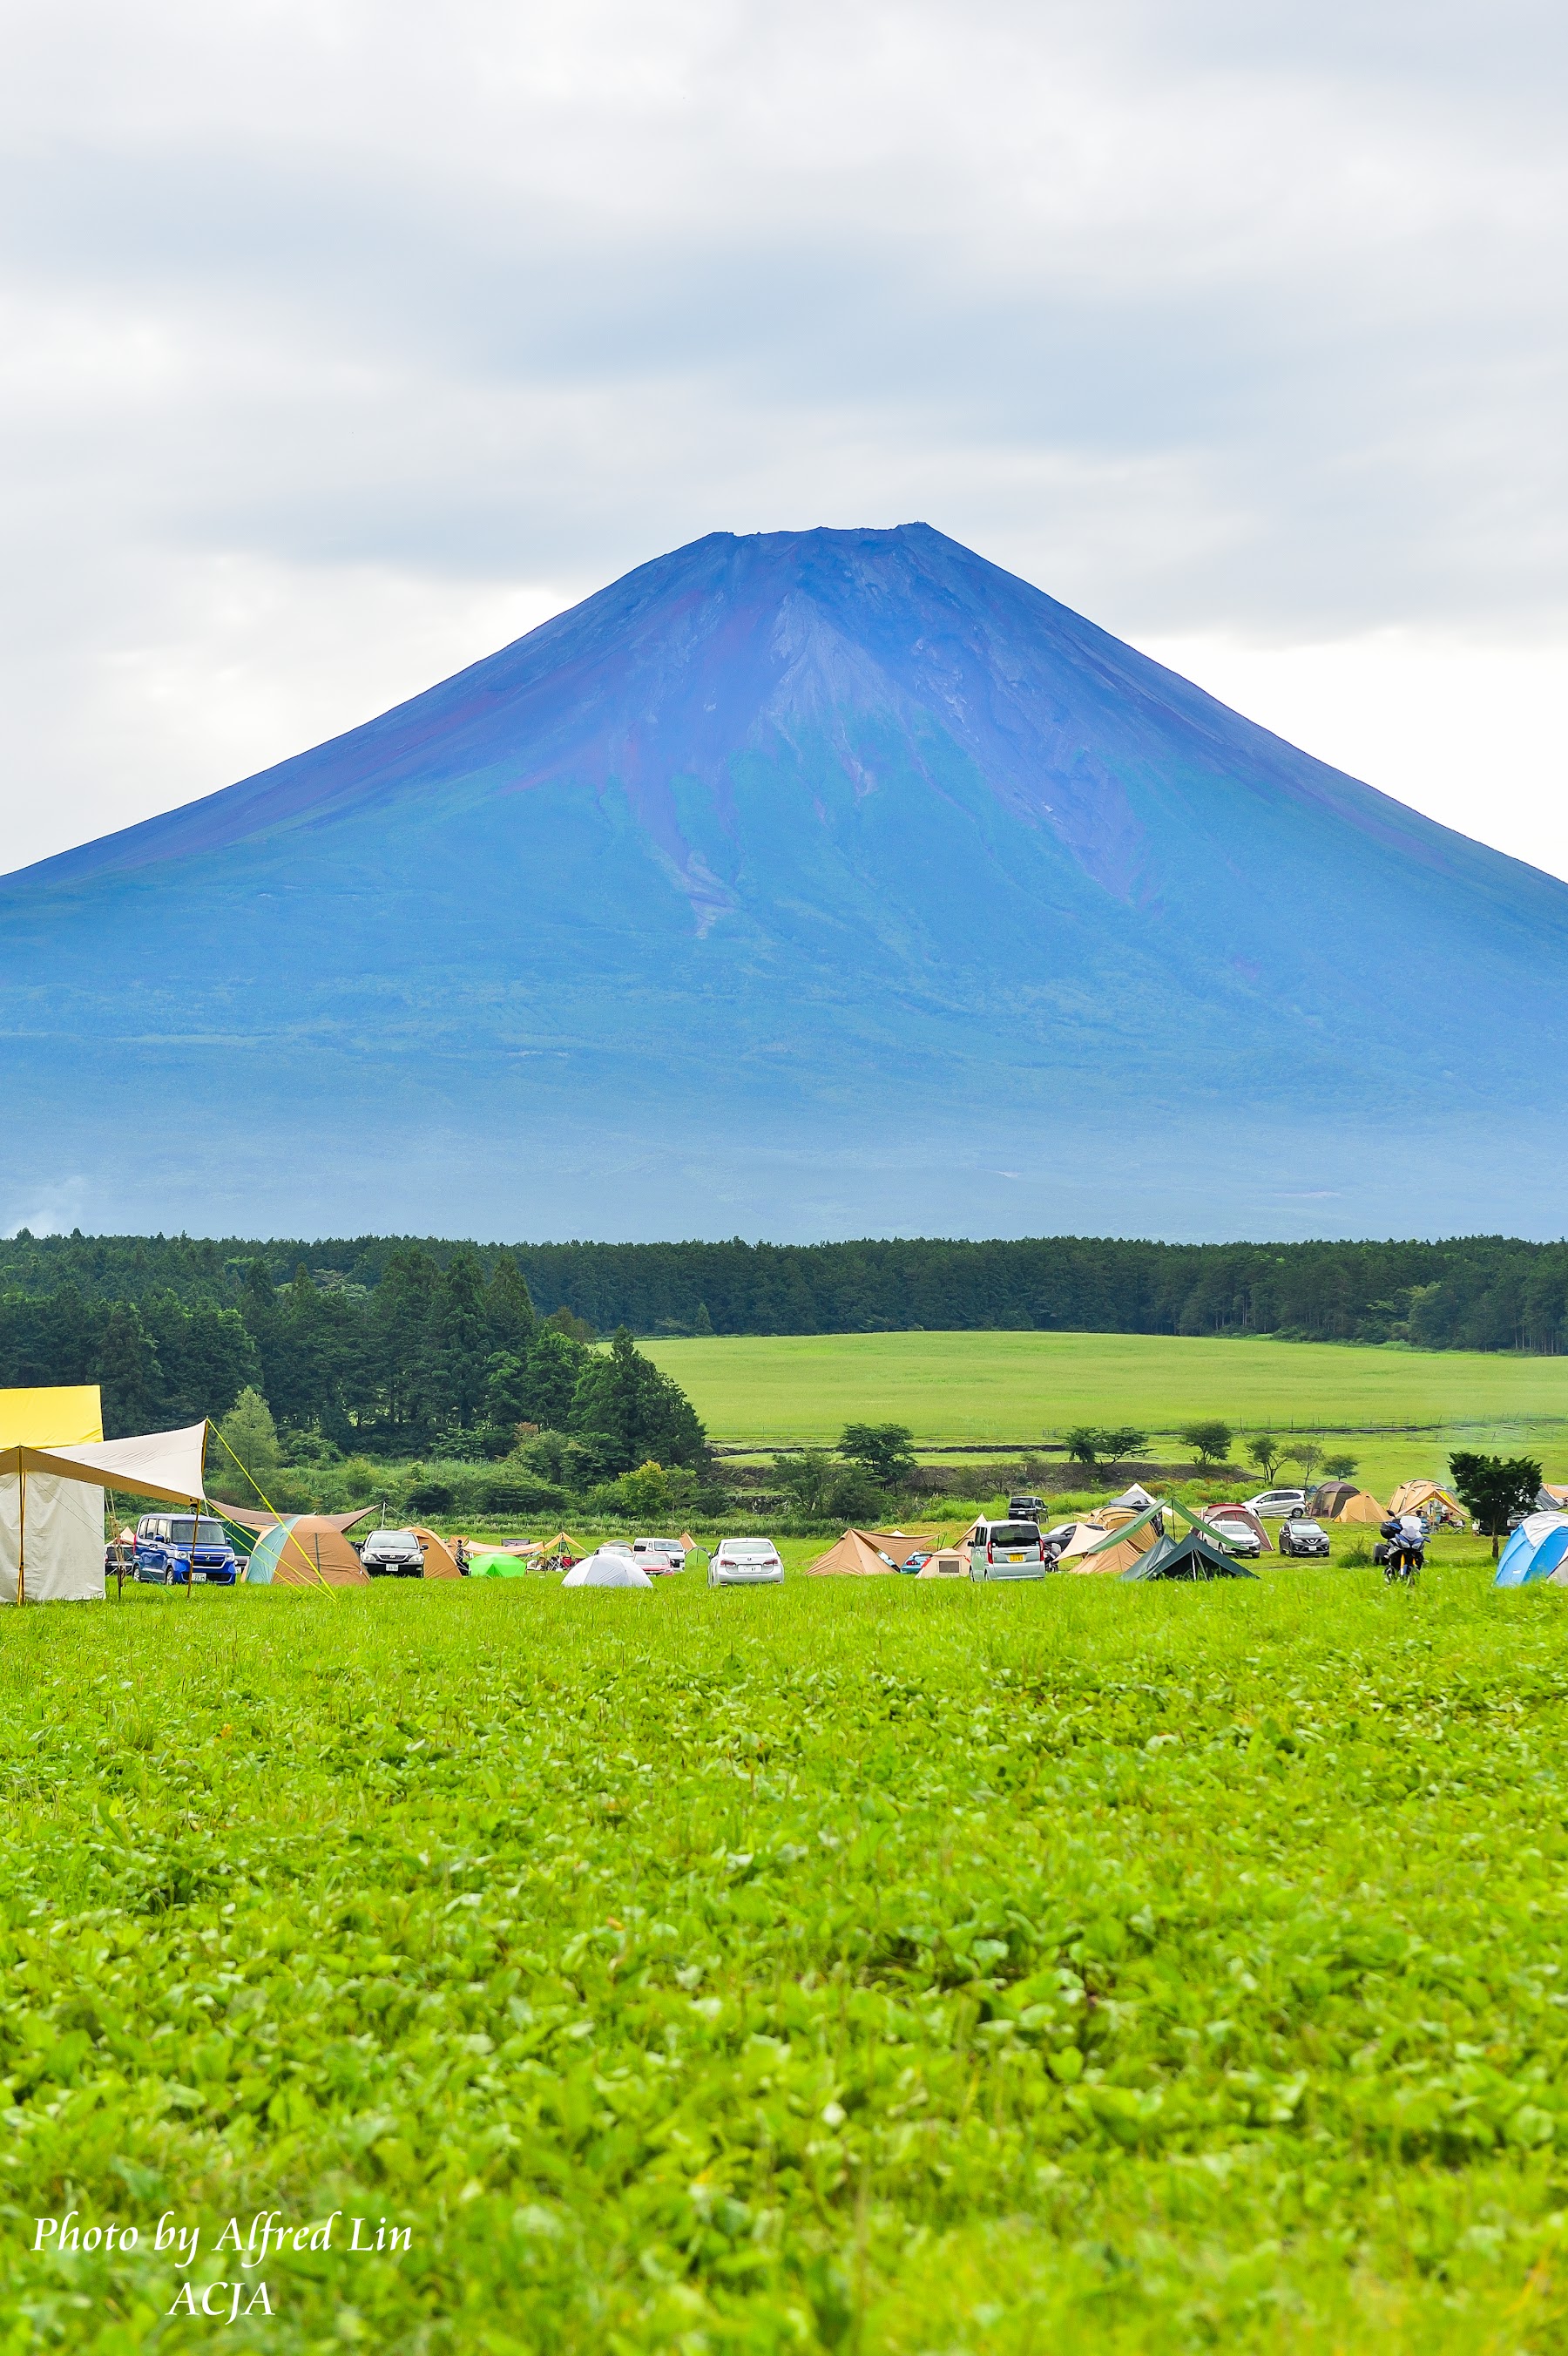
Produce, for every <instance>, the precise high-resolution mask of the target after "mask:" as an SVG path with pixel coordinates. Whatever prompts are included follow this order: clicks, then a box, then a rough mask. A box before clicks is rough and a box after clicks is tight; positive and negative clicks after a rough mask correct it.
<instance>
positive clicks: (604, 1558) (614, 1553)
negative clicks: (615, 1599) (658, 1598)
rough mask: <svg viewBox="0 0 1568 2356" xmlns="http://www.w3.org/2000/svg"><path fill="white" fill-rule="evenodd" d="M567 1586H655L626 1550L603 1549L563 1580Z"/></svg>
mask: <svg viewBox="0 0 1568 2356" xmlns="http://www.w3.org/2000/svg"><path fill="white" fill-rule="evenodd" d="M560 1583H561V1585H562V1586H563V1587H651V1586H652V1585H653V1580H651V1579H650V1578H649V1577H648V1574H647V1572H646V1571H645V1569H643V1566H642V1564H641V1563H640V1562H638V1561H637V1559H636V1558H635V1556H634V1555H633V1554H631V1553H630V1552H628V1551H627V1549H626V1548H625V1547H600V1548H599V1550H598V1552H597V1553H596V1554H589V1555H584V1556H583V1558H582V1560H581V1562H580V1563H578V1564H576V1565H575V1566H574V1567H573V1568H572V1569H571V1570H569V1571H568V1572H567V1574H566V1577H565V1578H564V1579H563V1580H561V1582H560Z"/></svg>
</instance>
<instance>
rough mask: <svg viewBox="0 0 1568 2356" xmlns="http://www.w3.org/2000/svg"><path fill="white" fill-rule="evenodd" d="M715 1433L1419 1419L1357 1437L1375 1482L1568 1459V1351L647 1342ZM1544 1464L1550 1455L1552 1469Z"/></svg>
mask: <svg viewBox="0 0 1568 2356" xmlns="http://www.w3.org/2000/svg"><path fill="white" fill-rule="evenodd" d="M641 1346H642V1347H643V1348H645V1350H646V1351H647V1353H648V1355H649V1356H650V1357H653V1358H656V1360H657V1362H658V1364H659V1365H661V1366H662V1367H664V1369H665V1370H666V1372H667V1373H668V1374H671V1375H674V1376H675V1377H676V1379H677V1381H678V1382H679V1383H680V1384H681V1386H682V1387H683V1388H684V1389H685V1390H686V1392H687V1393H688V1397H689V1398H690V1399H691V1401H692V1403H693V1405H694V1406H695V1407H696V1408H697V1411H698V1413H699V1415H700V1416H701V1417H702V1419H703V1420H704V1422H705V1423H706V1424H707V1426H708V1429H709V1436H710V1437H711V1438H712V1439H714V1440H721V1441H741V1440H758V1441H764V1440H778V1441H783V1442H785V1443H795V1444H798V1443H800V1442H802V1441H805V1440H817V1441H824V1442H831V1441H832V1440H836V1439H837V1436H838V1433H839V1432H840V1430H842V1429H843V1427H844V1425H845V1424H846V1423H847V1422H851V1421H857V1422H880V1421H891V1422H898V1423H905V1424H908V1425H909V1427H910V1429H911V1430H912V1431H913V1432H914V1434H915V1437H916V1439H917V1440H920V1441H923V1442H924V1443H926V1444H927V1445H930V1444H932V1443H934V1442H939V1441H961V1440H987V1441H992V1440H1019V1441H1026V1440H1039V1439H1040V1438H1041V1437H1044V1436H1048V1435H1051V1434H1058V1433H1061V1432H1063V1431H1065V1430H1069V1429H1070V1428H1071V1427H1072V1425H1074V1424H1080V1423H1088V1424H1110V1425H1118V1424H1120V1425H1127V1424H1133V1425H1138V1426H1141V1427H1142V1428H1144V1429H1146V1430H1150V1431H1153V1432H1155V1433H1157V1434H1164V1435H1166V1436H1167V1437H1168V1435H1170V1434H1171V1433H1173V1432H1174V1431H1175V1430H1176V1428H1177V1427H1178V1426H1179V1424H1182V1423H1188V1422H1192V1421H1195V1420H1197V1419H1201V1418H1204V1417H1215V1416H1217V1417H1220V1418H1221V1419H1223V1420H1224V1421H1226V1422H1228V1423H1230V1424H1232V1426H1234V1427H1235V1429H1236V1430H1249V1431H1255V1430H1259V1429H1260V1428H1265V1427H1266V1428H1271V1429H1273V1430H1276V1431H1280V1432H1288V1431H1289V1430H1291V1428H1292V1427H1293V1426H1294V1427H1295V1428H1296V1430H1298V1431H1307V1430H1310V1431H1318V1430H1329V1429H1331V1428H1332V1429H1335V1430H1339V1431H1340V1432H1344V1431H1346V1430H1349V1432H1350V1433H1352V1434H1359V1433H1360V1432H1361V1431H1363V1430H1366V1429H1367V1428H1368V1427H1375V1426H1379V1425H1381V1426H1385V1427H1388V1426H1414V1427H1424V1429H1421V1430H1414V1431H1412V1432H1411V1434H1410V1435H1409V1436H1408V1437H1377V1438H1373V1439H1370V1440H1365V1441H1363V1440H1360V1439H1358V1438H1356V1437H1350V1438H1347V1439H1344V1440H1340V1441H1338V1442H1336V1441H1335V1440H1328V1441H1327V1442H1326V1444H1327V1445H1328V1446H1329V1447H1330V1448H1332V1447H1334V1446H1335V1445H1337V1444H1338V1445H1343V1446H1344V1447H1346V1448H1349V1450H1350V1451H1351V1452H1352V1453H1353V1454H1355V1455H1356V1456H1357V1457H1358V1458H1359V1459H1360V1477H1361V1478H1362V1479H1364V1480H1368V1481H1369V1482H1370V1483H1371V1484H1372V1485H1373V1486H1376V1484H1377V1483H1378V1482H1379V1481H1380V1480H1381V1481H1387V1480H1389V1479H1394V1480H1397V1479H1401V1478H1403V1477H1404V1475H1405V1474H1406V1473H1415V1472H1432V1473H1434V1474H1436V1473H1439V1472H1441V1470H1442V1465H1443V1462H1444V1460H1445V1457H1446V1454H1447V1451H1448V1449H1449V1448H1450V1447H1480V1448H1491V1449H1501V1450H1504V1451H1507V1452H1512V1451H1513V1450H1514V1448H1515V1447H1519V1448H1524V1447H1526V1446H1528V1447H1529V1448H1530V1449H1531V1451H1532V1452H1535V1453H1542V1452H1544V1453H1545V1454H1546V1455H1548V1456H1551V1457H1552V1458H1553V1460H1554V1461H1555V1462H1559V1463H1562V1464H1564V1465H1568V1359H1563V1358H1525V1357H1504V1356H1499V1355H1490V1354H1487V1353H1482V1352H1478V1351H1460V1350H1451V1351H1445V1350H1434V1351H1414V1350H1386V1349H1370V1348H1358V1347H1355V1346H1353V1345H1348V1344H1338V1343H1313V1342H1271V1341H1248V1340H1213V1341H1191V1340H1186V1339H1181V1338H1178V1337H1175V1336H1171V1335H1165V1334H1140V1333H832V1334H810V1335H782V1336H776V1337H774V1336H765V1337H763V1336H753V1335H749V1334H743V1335H736V1336H733V1337H727V1338H724V1339H720V1340H708V1339H701V1340H698V1339H693V1340H689V1341H670V1342H648V1343H645V1344H642V1345H641ZM1547 1471H1548V1473H1549V1476H1550V1474H1551V1471H1552V1467H1551V1465H1550V1464H1549V1465H1548V1467H1547Z"/></svg>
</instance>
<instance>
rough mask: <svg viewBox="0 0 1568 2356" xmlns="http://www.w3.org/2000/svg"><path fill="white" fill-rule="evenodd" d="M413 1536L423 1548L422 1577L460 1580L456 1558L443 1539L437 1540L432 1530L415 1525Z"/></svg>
mask: <svg viewBox="0 0 1568 2356" xmlns="http://www.w3.org/2000/svg"><path fill="white" fill-rule="evenodd" d="M414 1536H415V1537H416V1538H418V1540H419V1542H420V1544H421V1546H422V1547H423V1548H424V1575H425V1577H426V1578H427V1579H461V1578H462V1576H463V1573H462V1572H461V1571H460V1570H459V1569H458V1568H457V1558H456V1556H455V1555H454V1554H453V1551H452V1548H451V1547H449V1546H448V1545H447V1543H446V1541H445V1539H444V1538H438V1537H436V1534H435V1532H434V1531H433V1530H427V1529H425V1528H423V1527H422V1526H420V1525H418V1524H416V1525H415V1528H414Z"/></svg>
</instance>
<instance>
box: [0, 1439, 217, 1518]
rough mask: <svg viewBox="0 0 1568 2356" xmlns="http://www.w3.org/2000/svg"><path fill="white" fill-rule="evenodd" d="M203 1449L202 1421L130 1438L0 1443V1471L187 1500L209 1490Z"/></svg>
mask: <svg viewBox="0 0 1568 2356" xmlns="http://www.w3.org/2000/svg"><path fill="white" fill-rule="evenodd" d="M206 1452H207V1426H206V1424H205V1423H192V1424H187V1426H186V1427H185V1428H184V1430H180V1431H149V1432H144V1433H143V1434H141V1435H140V1437H138V1438H136V1439H134V1440H88V1441H87V1442H85V1443H80V1442H79V1443H77V1444H76V1445H74V1446H62V1445H59V1444H51V1445H49V1446H38V1445H37V1444H34V1445H31V1446H28V1445H17V1446H15V1447H11V1448H5V1449H0V1473H21V1472H26V1473H27V1485H28V1489H29V1491H30V1490H31V1487H32V1483H33V1478H34V1476H35V1475H36V1474H39V1473H47V1474H49V1475H51V1476H52V1477H53V1478H54V1479H56V1480H61V1481H85V1482H89V1483H91V1484H92V1486H93V1487H95V1488H100V1489H123V1490H125V1491H127V1492H128V1493H129V1494H131V1495H132V1496H135V1497H163V1498H166V1499H167V1500H168V1502H169V1503H170V1504H171V1505H191V1504H193V1503H194V1502H195V1501H196V1500H197V1498H199V1497H204V1496H205V1495H206V1494H207V1488H206V1481H205V1475H204V1473H203V1470H202V1464H203V1459H204V1457H205V1455H206Z"/></svg>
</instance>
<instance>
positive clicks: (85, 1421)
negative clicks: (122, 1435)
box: [0, 1383, 103, 1469]
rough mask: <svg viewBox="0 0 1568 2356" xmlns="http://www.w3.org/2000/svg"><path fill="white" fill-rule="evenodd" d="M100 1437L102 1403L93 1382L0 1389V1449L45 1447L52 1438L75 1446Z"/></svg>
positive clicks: (58, 1445) (96, 1386)
mask: <svg viewBox="0 0 1568 2356" xmlns="http://www.w3.org/2000/svg"><path fill="white" fill-rule="evenodd" d="M102 1437H103V1406H102V1401H101V1398H100V1396H99V1390H98V1385H97V1384H96V1383H67V1384H62V1385H61V1386H60V1387H59V1388H58V1389H56V1390H46V1391H36V1390H33V1391H0V1449H5V1450H9V1449H12V1448H48V1446H49V1445H50V1444H51V1442H52V1443H53V1444H54V1445H55V1446H56V1447H59V1448H76V1447H80V1445H81V1443H82V1442H83V1441H85V1440H101V1439H102ZM13 1469H14V1468H13Z"/></svg>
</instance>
